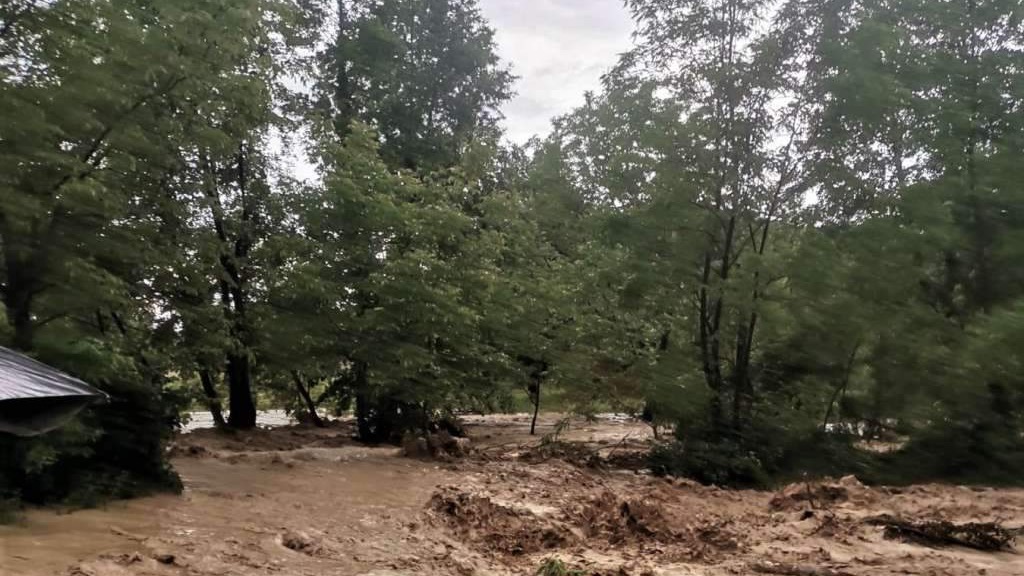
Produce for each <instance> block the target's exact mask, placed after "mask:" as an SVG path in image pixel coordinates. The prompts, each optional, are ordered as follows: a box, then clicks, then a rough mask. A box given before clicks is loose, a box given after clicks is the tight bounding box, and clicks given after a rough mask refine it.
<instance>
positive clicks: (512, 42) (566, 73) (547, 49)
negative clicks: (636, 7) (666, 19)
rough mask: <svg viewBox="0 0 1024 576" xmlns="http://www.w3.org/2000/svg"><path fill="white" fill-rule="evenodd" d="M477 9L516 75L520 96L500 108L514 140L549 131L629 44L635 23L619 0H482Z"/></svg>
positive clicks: (595, 84)
mask: <svg viewBox="0 0 1024 576" xmlns="http://www.w3.org/2000/svg"><path fill="white" fill-rule="evenodd" d="M480 9H481V11H482V12H483V14H484V16H485V17H486V18H487V19H488V20H489V21H490V23H491V26H492V27H493V28H494V29H495V31H496V35H495V37H496V40H497V43H498V53H499V54H500V56H501V58H502V60H504V61H505V62H507V63H510V64H511V65H512V72H513V73H514V74H515V75H516V76H519V81H518V82H517V83H516V86H515V89H516V92H517V93H518V95H517V96H516V97H515V98H514V99H513V100H512V101H510V102H509V103H508V104H506V105H505V106H504V108H503V109H502V111H503V112H504V113H505V117H506V118H505V126H506V128H507V129H508V136H509V138H510V139H511V140H513V141H515V142H524V141H526V140H527V139H529V138H530V137H531V136H533V135H534V134H545V133H547V132H548V131H549V130H550V128H551V119H552V118H553V117H555V116H558V115H561V114H564V113H566V112H569V111H571V110H572V109H573V108H575V107H577V106H579V105H581V104H582V103H583V94H584V92H586V91H587V90H597V89H598V88H599V87H600V78H601V74H603V73H604V72H605V71H606V70H608V69H609V68H610V67H611V66H612V65H614V64H615V62H616V60H617V58H618V55H619V54H620V53H622V52H624V51H626V50H627V49H629V47H630V34H631V32H632V31H633V22H632V20H631V19H630V17H629V13H628V12H627V11H626V9H625V8H624V7H623V5H622V1H621V0H480Z"/></svg>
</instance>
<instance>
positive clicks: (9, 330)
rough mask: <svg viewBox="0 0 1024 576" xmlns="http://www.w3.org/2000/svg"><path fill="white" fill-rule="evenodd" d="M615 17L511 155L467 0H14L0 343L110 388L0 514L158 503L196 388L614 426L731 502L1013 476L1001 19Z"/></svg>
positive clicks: (1015, 323) (776, 1)
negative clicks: (585, 82) (564, 93)
mask: <svg viewBox="0 0 1024 576" xmlns="http://www.w3.org/2000/svg"><path fill="white" fill-rule="evenodd" d="M625 4H626V5H627V8H628V10H629V12H630V13H631V15H632V18H633V19H634V21H635V26H636V32H635V36H634V40H633V47H632V49H630V50H629V51H628V52H626V53H624V54H622V55H621V57H620V58H619V60H618V62H616V63H615V64H614V66H613V67H611V68H610V69H609V70H608V71H607V72H606V73H605V74H604V76H603V77H602V88H601V89H600V90H598V91H595V92H593V93H588V94H587V95H586V100H585V104H584V105H582V106H581V107H579V108H578V109H576V110H573V111H571V112H569V113H567V114H565V115H563V116H561V117H559V118H557V119H556V120H555V121H554V124H553V128H552V131H551V132H550V133H549V134H546V135H541V136H538V137H536V138H534V139H532V140H531V141H530V142H528V143H526V144H523V145H520V144H515V143H511V142H509V141H508V139H506V138H504V137H503V131H502V125H501V119H502V116H501V113H500V108H501V106H502V105H503V103H505V102H506V101H507V100H508V99H509V98H510V97H512V95H513V93H514V80H515V73H514V72H515V69H514V68H513V67H512V64H514V63H508V62H503V61H501V60H500V59H499V57H498V56H497V47H496V43H495V39H494V30H493V29H492V28H491V26H490V25H489V23H488V22H487V21H486V20H485V19H484V17H483V16H482V14H481V12H480V10H479V8H478V6H477V3H476V1H475V0H377V1H375V2H351V1H349V0H85V1H83V0H5V1H4V2H2V3H0V251H2V255H3V258H2V263H0V295H2V301H3V307H2V310H0V317H2V322H0V344H2V345H3V346H6V347H9V348H12V349H15V350H18V351H21V352H23V353H26V354H29V355H31V356H33V357H35V358H38V359H40V360H41V361H44V362H46V363H48V364H50V365H53V366H55V367H57V368H59V369H61V370H64V371H66V372H68V373H70V374H72V375H75V376H77V377H79V378H81V379H82V380H85V381H86V382H89V383H91V384H93V385H95V386H97V387H98V388H100V389H102V390H104V391H105V392H106V393H108V394H109V395H110V401H109V402H107V403H104V404H99V405H96V406H94V407H92V408H90V409H88V410H86V411H84V412H83V413H82V414H81V415H80V416H79V417H77V418H76V419H75V420H74V421H73V422H71V423H70V424H69V425H67V426H65V427H64V428H62V429H60V430H58V431H55V432H52V433H49V434H46V435H42V436H38V437H34V438H15V437H13V436H8V435H3V434H0V501H2V502H4V503H5V504H4V505H5V506H20V505H21V504H22V503H25V504H33V505H40V504H52V503H58V502H63V503H70V504H72V505H76V506H80V505H90V504H96V503H99V502H102V501H105V500H107V499H110V498H124V497H132V496H138V495H143V494H150V493H153V492H160V491H164V490H171V491H173V490H176V489H180V487H181V480H180V479H179V477H178V475H177V473H176V472H175V469H174V468H173V467H172V466H171V465H170V463H169V460H168V455H167V450H166V446H167V443H168V442H169V441H170V440H171V438H172V436H173V434H174V433H175V430H176V429H177V427H178V426H179V425H180V424H181V422H182V419H183V418H184V417H185V415H186V414H187V413H188V412H189V411H208V412H210V413H211V414H212V418H213V419H214V421H215V423H216V426H217V427H218V428H221V429H223V430H224V433H225V434H231V433H233V432H232V431H244V430H247V429H252V428H253V427H255V426H256V414H257V408H268V407H273V408H285V409H287V410H288V411H289V413H291V414H294V415H295V416H296V418H298V419H299V420H300V421H303V422H307V423H308V424H309V425H310V426H314V427H315V426H328V425H329V422H328V421H330V420H332V419H336V418H339V417H344V416H346V415H349V414H351V415H353V416H354V419H355V434H356V435H357V436H358V439H359V440H360V441H362V442H365V443H370V444H381V443H383V444H387V443H393V444H398V443H401V442H402V440H403V438H405V437H407V436H408V435H410V434H412V435H416V434H423V433H428V432H436V431H438V430H442V429H448V430H451V431H453V432H454V431H455V430H456V429H457V428H458V427H459V425H458V420H459V418H460V417H462V416H463V415H466V414H492V413H503V412H528V413H530V415H531V418H532V419H533V420H536V419H537V414H538V412H540V413H543V412H544V411H546V410H548V409H551V410H554V409H555V408H556V407H557V410H559V411H562V412H566V413H571V414H575V415H581V416H593V415H595V414H598V413H607V412H615V413H624V414H629V415H633V416H636V417H638V418H641V419H642V420H643V421H644V422H647V423H648V424H649V425H650V426H651V427H653V429H654V431H655V432H656V436H658V440H657V441H656V442H655V443H654V444H653V448H652V449H651V450H650V453H649V455H647V456H646V458H647V462H648V466H649V467H650V469H651V470H653V471H654V472H655V473H656V474H669V475H672V476H674V477H689V478H693V479H695V480H697V481H699V482H701V483H706V484H716V485H720V486H722V485H726V486H737V487H768V486H774V485H777V484H778V483H779V482H785V481H787V480H790V479H793V478H799V477H803V476H807V475H810V476H819V477H820V476H826V475H832V476H840V475H844V474H856V475H857V477H858V478H861V479H862V480H864V481H865V482H868V483H889V484H906V483H912V482H922V481H933V480H945V481H950V482H963V483H987V484H1011V483H1019V482H1020V479H1021V478H1024V347H1022V345H1021V344H1022V343H1024V186H1022V182H1024V178H1022V176H1024V172H1022V165H1024V72H1022V71H1024V23H1022V17H1024V7H1022V5H1021V4H1020V2H1017V1H1015V0H944V1H941V2H940V1H934V0H817V1H811V0H626V2H625ZM528 9H529V8H528V7H526V6H524V10H528ZM868 441H873V442H887V443H890V444H891V445H893V446H895V448H893V449H891V450H885V451H868V450H864V449H862V448H861V446H862V445H863V444H864V443H865V442H868Z"/></svg>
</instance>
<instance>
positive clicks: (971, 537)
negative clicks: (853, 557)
mask: <svg viewBox="0 0 1024 576" xmlns="http://www.w3.org/2000/svg"><path fill="white" fill-rule="evenodd" d="M866 522H867V523H868V524H872V525H874V526H882V527H884V528H885V537H886V538H889V539H893V540H903V541H906V542H914V543H916V544H923V545H926V546H964V547H967V548H973V549H975V550H983V551H999V550H1012V549H1013V544H1014V540H1015V538H1016V535H1017V530H1011V529H1009V528H1006V527H1004V526H1001V525H999V524H996V523H994V522H968V523H965V524H953V523H952V522H947V521H944V520H943V521H920V522H913V521H909V520H903V519H900V518H896V517H893V516H889V515H882V516H876V517H874V518H869V519H868V520H867V521H866Z"/></svg>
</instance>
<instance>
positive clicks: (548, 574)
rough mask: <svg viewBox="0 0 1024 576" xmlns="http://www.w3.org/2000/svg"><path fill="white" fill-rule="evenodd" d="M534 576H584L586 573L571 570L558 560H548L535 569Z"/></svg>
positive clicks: (577, 569) (576, 569)
mask: <svg viewBox="0 0 1024 576" xmlns="http://www.w3.org/2000/svg"><path fill="white" fill-rule="evenodd" d="M536 576H586V571H585V570H582V569H579V568H572V567H571V566H569V565H568V564H566V563H565V562H563V561H561V560H559V559H558V558H548V559H546V560H544V562H542V563H541V565H540V568H537V572H536Z"/></svg>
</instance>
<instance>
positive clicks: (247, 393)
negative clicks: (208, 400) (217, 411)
mask: <svg viewBox="0 0 1024 576" xmlns="http://www.w3.org/2000/svg"><path fill="white" fill-rule="evenodd" d="M228 402H229V404H230V406H229V407H230V412H228V425H229V426H231V427H232V428H236V429H249V428H255V427H256V404H255V403H254V402H253V400H252V376H251V373H250V371H249V356H248V355H247V354H245V353H244V352H242V353H238V352H231V353H229V354H228Z"/></svg>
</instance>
